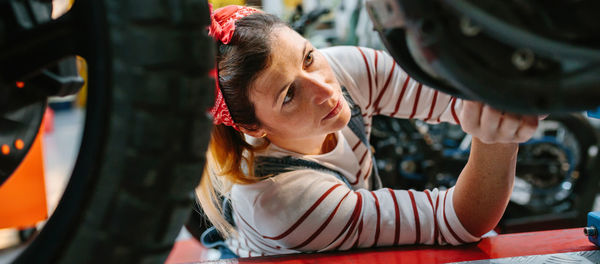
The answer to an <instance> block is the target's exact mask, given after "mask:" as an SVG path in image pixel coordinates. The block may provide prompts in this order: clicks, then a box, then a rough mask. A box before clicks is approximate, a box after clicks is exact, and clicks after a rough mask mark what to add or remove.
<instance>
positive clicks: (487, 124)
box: [459, 100, 545, 144]
mask: <svg viewBox="0 0 600 264" xmlns="http://www.w3.org/2000/svg"><path fill="white" fill-rule="evenodd" d="M543 118H545V116H543V117H538V116H535V115H519V114H511V113H506V112H502V111H498V110H496V109H494V108H492V107H490V106H489V105H485V104H483V103H480V102H475V101H467V100H464V101H463V107H462V111H461V112H460V115H459V119H460V124H461V126H462V129H463V131H465V132H466V133H468V134H471V135H472V136H474V137H477V138H478V139H479V140H480V141H481V142H483V143H485V144H495V143H522V142H525V141H527V140H529V139H530V138H531V137H532V136H533V134H534V133H535V130H536V129H537V127H538V124H539V120H540V119H543Z"/></svg>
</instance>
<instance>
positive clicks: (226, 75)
mask: <svg viewBox="0 0 600 264" xmlns="http://www.w3.org/2000/svg"><path fill="white" fill-rule="evenodd" d="M278 26H287V25H286V24H285V23H284V22H282V21H281V20H280V19H279V18H277V17H276V16H274V15H270V14H267V13H254V14H252V15H249V16H246V17H244V18H241V19H239V20H238V21H236V22H235V31H234V34H233V36H232V39H231V41H230V42H229V44H223V43H221V42H220V41H217V69H218V75H219V80H218V81H219V86H220V88H221V92H222V93H223V98H224V99H225V103H226V104H227V106H228V108H229V112H230V114H231V118H232V119H233V121H234V122H235V123H236V124H237V125H238V126H240V127H243V128H245V129H248V130H255V129H257V128H258V127H259V126H260V121H259V120H258V118H257V117H256V114H255V112H254V106H253V104H252V102H250V100H249V92H250V91H249V90H250V89H249V88H250V84H251V83H252V82H253V81H254V79H255V78H256V76H257V75H258V74H259V73H260V72H261V71H262V70H264V69H265V68H267V66H268V64H269V62H270V61H269V57H270V53H271V48H270V40H271V38H270V34H271V32H272V31H273V29H274V28H276V27H278ZM267 145H268V141H267V142H266V143H265V145H262V146H253V145H251V144H248V143H247V142H246V141H245V139H244V134H243V133H241V132H239V131H237V130H235V129H234V128H232V127H229V126H225V125H222V124H221V125H215V126H214V127H213V130H212V133H211V139H210V143H209V146H208V151H207V155H206V156H207V159H206V165H205V168H204V174H203V175H202V180H201V181H200V186H199V187H198V188H197V189H196V195H197V196H198V200H199V201H200V205H201V206H202V209H203V211H204V213H205V215H206V216H207V217H208V219H209V220H210V221H211V222H212V224H213V225H214V226H215V227H216V228H217V229H218V230H219V231H220V232H221V233H222V234H223V235H224V237H228V236H230V235H231V234H232V233H234V232H235V230H234V229H233V227H232V226H231V225H230V224H229V223H228V222H227V221H225V219H224V218H223V216H222V211H223V208H221V204H220V202H221V198H222V197H223V196H227V194H228V192H229V191H230V190H231V186H232V185H233V184H250V183H254V182H257V181H259V180H260V179H261V178H259V177H255V176H254V169H253V159H254V152H255V151H259V150H261V149H264V148H265V147H266V146H267Z"/></svg>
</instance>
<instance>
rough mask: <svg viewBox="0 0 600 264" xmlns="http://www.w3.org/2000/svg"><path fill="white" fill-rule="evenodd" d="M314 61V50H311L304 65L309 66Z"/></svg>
mask: <svg viewBox="0 0 600 264" xmlns="http://www.w3.org/2000/svg"><path fill="white" fill-rule="evenodd" d="M312 62H313V52H312V51H309V52H308V54H306V57H305V58H304V67H308V66H310V65H311V64H312Z"/></svg>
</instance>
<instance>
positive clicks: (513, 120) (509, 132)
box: [498, 113, 523, 142]
mask: <svg viewBox="0 0 600 264" xmlns="http://www.w3.org/2000/svg"><path fill="white" fill-rule="evenodd" d="M522 118H523V117H522V116H520V115H516V114H510V113H504V115H503V116H502V123H501V124H500V127H499V128H498V136H499V138H500V142H512V141H513V139H514V138H515V135H516V134H517V131H518V130H519V127H520V126H521V125H522V124H523V121H522Z"/></svg>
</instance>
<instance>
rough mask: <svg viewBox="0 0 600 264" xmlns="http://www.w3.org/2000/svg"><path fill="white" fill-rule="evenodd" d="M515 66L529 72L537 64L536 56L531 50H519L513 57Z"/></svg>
mask: <svg viewBox="0 0 600 264" xmlns="http://www.w3.org/2000/svg"><path fill="white" fill-rule="evenodd" d="M511 60H512V63H513V65H514V66H515V67H516V68H517V69H518V70H520V71H525V70H528V69H529V68H531V67H532V66H533V63H534V62H535V55H534V54H533V51H531V50H530V49H518V50H516V51H515V52H514V53H513V55H512V58H511Z"/></svg>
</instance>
